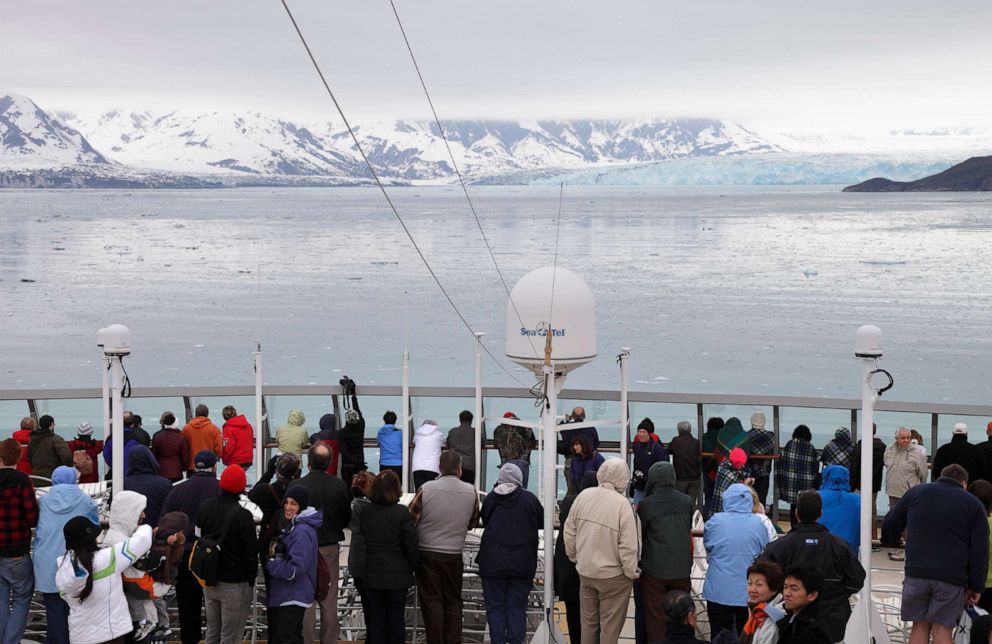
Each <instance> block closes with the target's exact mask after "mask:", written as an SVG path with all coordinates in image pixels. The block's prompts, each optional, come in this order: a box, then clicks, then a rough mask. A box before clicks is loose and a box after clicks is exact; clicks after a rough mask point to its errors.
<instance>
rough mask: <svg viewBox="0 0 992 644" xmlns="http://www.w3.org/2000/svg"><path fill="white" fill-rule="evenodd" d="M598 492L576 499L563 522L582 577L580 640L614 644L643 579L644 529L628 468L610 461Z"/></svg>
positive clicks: (567, 548)
mask: <svg viewBox="0 0 992 644" xmlns="http://www.w3.org/2000/svg"><path fill="white" fill-rule="evenodd" d="M596 480H597V481H599V487H594V488H589V489H587V490H583V491H582V493H581V494H579V495H578V496H577V497H575V501H574V502H573V503H572V509H571V510H570V511H569V513H568V519H566V521H565V554H566V555H567V556H568V558H569V559H571V560H572V561H574V562H575V570H576V572H578V573H579V581H580V593H581V596H580V598H579V600H580V605H581V606H582V641H584V642H586V641H588V642H616V641H617V640H618V639H619V638H620V631H621V630H622V629H623V625H624V622H625V620H626V617H627V605H628V602H629V600H630V591H631V587H632V585H633V583H634V580H635V579H637V578H638V577H639V576H640V569H639V563H638V562H639V561H640V559H641V528H640V522H639V521H638V519H637V514H636V513H635V512H634V508H633V506H631V504H630V500H629V499H628V498H627V496H626V494H627V483H629V482H630V469H629V468H628V467H627V464H626V463H624V462H623V461H622V460H620V459H616V458H611V459H607V460H606V462H604V463H603V464H602V465H600V466H599V470H598V471H597V472H596Z"/></svg>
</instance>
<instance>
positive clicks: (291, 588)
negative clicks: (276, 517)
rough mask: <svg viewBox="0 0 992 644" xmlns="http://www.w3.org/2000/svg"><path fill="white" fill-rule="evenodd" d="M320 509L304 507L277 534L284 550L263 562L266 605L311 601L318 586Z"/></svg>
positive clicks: (304, 604)
mask: <svg viewBox="0 0 992 644" xmlns="http://www.w3.org/2000/svg"><path fill="white" fill-rule="evenodd" d="M323 517H324V515H323V513H322V512H321V511H320V510H315V509H314V508H305V509H304V510H303V511H302V512H300V513H299V514H297V515H296V516H295V517H293V520H292V522H290V524H289V525H288V526H286V528H285V529H283V531H282V532H281V533H280V534H279V539H280V541H282V542H283V544H284V545H285V546H286V553H285V554H283V555H280V556H277V557H273V558H271V559H269V560H268V562H266V564H265V570H266V571H267V572H268V573H269V578H270V581H269V596H268V600H267V605H268V606H269V607H270V608H272V607H275V606H302V607H303V608H308V607H309V606H310V605H311V604H313V600H314V592H315V590H316V587H317V528H318V527H320V524H321V522H322V521H323Z"/></svg>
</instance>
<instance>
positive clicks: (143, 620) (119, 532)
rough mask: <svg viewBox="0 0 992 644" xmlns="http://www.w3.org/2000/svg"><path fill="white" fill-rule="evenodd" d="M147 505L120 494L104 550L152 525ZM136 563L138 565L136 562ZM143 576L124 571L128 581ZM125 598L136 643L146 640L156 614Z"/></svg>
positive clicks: (126, 493) (132, 598)
mask: <svg viewBox="0 0 992 644" xmlns="http://www.w3.org/2000/svg"><path fill="white" fill-rule="evenodd" d="M138 447H140V448H142V449H148V448H147V447H145V446H144V445H138V446H136V447H135V449H137V448H138ZM125 480H126V479H125ZM146 504H147V501H146V499H145V496H144V495H143V494H140V493H138V492H135V491H133V490H124V491H123V492H121V493H120V494H119V495H118V496H117V497H116V498H115V499H114V500H113V503H112V504H111V506H110V527H109V528H108V529H107V532H106V534H104V535H103V542H102V545H103V546H104V547H112V546H116V545H118V544H121V543H124V542H125V541H127V540H128V539H129V538H131V536H132V535H133V534H135V531H136V530H137V529H138V528H139V527H140V526H141V524H145V525H152V524H151V523H149V522H147V521H145V507H146ZM149 547H150V546H149ZM134 561H137V559H135V560H134ZM134 561H132V562H131V564H133V563H134ZM143 574H144V573H143V572H141V571H139V570H137V569H136V568H133V567H132V565H128V566H127V569H126V570H125V571H124V577H125V578H127V577H130V578H132V579H135V578H138V577H141V576H143ZM124 588H125V589H126V588H127V586H124ZM124 596H125V599H126V600H127V607H128V613H129V614H130V615H131V622H133V623H135V624H137V631H136V632H137V636H136V638H135V639H139V640H140V639H143V638H144V637H145V636H147V635H148V634H149V633H151V632H152V630H153V629H154V628H155V622H154V615H155V612H156V611H155V609H154V606H152V607H151V609H150V610H149V609H148V607H146V605H145V602H144V601H143V600H142V598H140V597H137V596H135V595H133V594H131V593H129V592H126V591H125V593H124ZM150 617H151V619H150ZM70 630H71V629H70ZM101 641H102V640H101ZM73 642H75V639H73Z"/></svg>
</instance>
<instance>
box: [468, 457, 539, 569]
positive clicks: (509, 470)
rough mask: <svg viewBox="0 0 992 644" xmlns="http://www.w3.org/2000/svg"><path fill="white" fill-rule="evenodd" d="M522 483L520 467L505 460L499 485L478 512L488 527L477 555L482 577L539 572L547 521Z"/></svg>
mask: <svg viewBox="0 0 992 644" xmlns="http://www.w3.org/2000/svg"><path fill="white" fill-rule="evenodd" d="M522 484H523V475H522V474H521V472H520V468H519V467H517V466H516V465H514V464H512V463H507V464H504V465H503V467H502V468H500V473H499V478H498V479H497V485H496V487H495V488H493V491H492V492H490V493H489V494H487V495H486V498H485V499H484V500H483V501H482V510H481V511H480V513H479V516H480V517H481V518H482V525H483V526H485V527H486V530H485V531H484V532H483V533H482V542H481V543H480V544H479V554H478V556H477V557H476V562H477V563H478V564H479V576H480V577H499V578H504V579H507V578H509V579H533V578H534V574H535V573H536V572H537V543H538V530H540V528H541V527H542V526H543V524H544V511H543V510H542V509H541V502H540V501H538V500H537V497H536V496H534V494H533V493H532V492H530V491H529V490H526V489H524V488H523V487H522ZM490 528H493V529H492V530H490Z"/></svg>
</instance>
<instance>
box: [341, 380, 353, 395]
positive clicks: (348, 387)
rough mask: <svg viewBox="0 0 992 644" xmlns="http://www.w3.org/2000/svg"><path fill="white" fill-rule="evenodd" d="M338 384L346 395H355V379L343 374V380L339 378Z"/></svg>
mask: <svg viewBox="0 0 992 644" xmlns="http://www.w3.org/2000/svg"><path fill="white" fill-rule="evenodd" d="M338 384H340V385H341V388H342V389H344V395H346V396H354V395H355V381H354V380H352V379H351V378H349V377H348V376H342V377H341V380H338Z"/></svg>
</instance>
